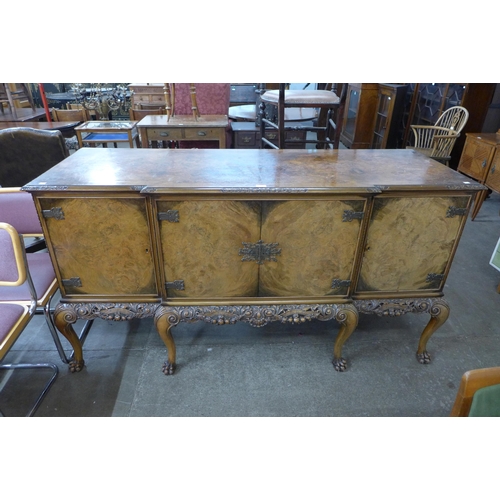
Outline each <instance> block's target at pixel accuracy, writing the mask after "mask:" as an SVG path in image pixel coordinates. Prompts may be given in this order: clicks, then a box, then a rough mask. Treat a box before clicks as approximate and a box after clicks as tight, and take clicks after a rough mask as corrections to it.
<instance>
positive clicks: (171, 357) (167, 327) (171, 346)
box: [155, 307, 179, 375]
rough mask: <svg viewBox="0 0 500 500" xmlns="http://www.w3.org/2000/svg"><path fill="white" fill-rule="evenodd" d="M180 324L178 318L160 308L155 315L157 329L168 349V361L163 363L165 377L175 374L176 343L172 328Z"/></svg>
mask: <svg viewBox="0 0 500 500" xmlns="http://www.w3.org/2000/svg"><path fill="white" fill-rule="evenodd" d="M178 322H179V319H178V317H177V316H175V315H172V314H170V313H169V312H168V311H166V310H165V309H163V308H161V307H160V308H159V309H158V311H157V313H156V315H155V326H156V329H157V331H158V333H159V335H160V337H161V339H162V340H163V342H164V344H165V346H166V348H167V353H168V357H167V361H165V363H163V368H162V371H163V373H164V374H165V375H173V374H174V373H175V366H176V365H175V358H176V351H175V341H174V338H173V336H172V332H171V330H172V326H174V325H176V324H177V323H178Z"/></svg>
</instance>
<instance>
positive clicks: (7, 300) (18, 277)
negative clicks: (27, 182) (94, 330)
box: [0, 222, 59, 417]
mask: <svg viewBox="0 0 500 500" xmlns="http://www.w3.org/2000/svg"><path fill="white" fill-rule="evenodd" d="M0 255H1V257H2V258H1V259H0V360H3V359H4V357H5V356H6V354H7V353H8V352H9V350H10V349H11V347H12V346H13V345H14V343H15V341H16V340H17V339H18V337H19V336H20V335H21V333H22V332H23V331H24V329H25V328H26V326H27V325H28V324H29V322H30V320H31V318H32V317H33V315H34V314H35V311H36V307H37V299H36V290H35V286H36V285H34V282H33V279H32V277H31V273H30V270H29V267H28V265H27V258H26V252H25V249H24V245H23V240H22V238H21V237H20V236H19V234H18V233H17V231H16V230H15V229H14V227H12V226H11V225H10V224H7V223H5V222H0ZM4 291H7V293H4ZM47 368H48V369H50V370H51V373H52V375H51V376H50V378H49V380H48V382H47V383H46V384H45V385H44V387H43V390H42V391H41V393H40V394H39V395H38V397H37V399H36V401H35V403H34V404H33V405H32V406H31V408H30V409H29V411H28V412H27V414H26V416H27V417H31V416H33V414H34V413H35V411H36V410H37V408H38V407H39V406H40V403H41V402H42V400H43V398H44V397H45V395H46V394H47V392H48V390H49V389H50V387H51V386H52V384H53V383H54V381H55V380H56V378H57V375H58V373H59V369H58V368H57V366H56V365H55V364H53V363H15V364H3V365H0V369H1V370H19V369H36V370H40V369H47ZM0 415H2V416H5V415H4V414H3V413H2V411H1V410H0Z"/></svg>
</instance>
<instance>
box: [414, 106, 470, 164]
mask: <svg viewBox="0 0 500 500" xmlns="http://www.w3.org/2000/svg"><path fill="white" fill-rule="evenodd" d="M468 119H469V112H468V111H467V110H466V109H465V108H464V107H462V106H453V107H451V108H449V109H447V110H446V111H445V112H444V113H443V114H442V115H441V116H440V117H439V118H438V120H437V121H436V123H435V125H411V129H412V131H413V135H414V139H415V143H414V145H413V146H407V149H414V150H415V151H419V152H420V153H423V154H425V155H426V156H428V157H430V158H433V159H434V160H437V161H439V162H441V163H444V164H445V165H449V161H450V158H451V151H452V149H453V146H454V145H455V142H456V140H457V138H458V137H460V132H461V131H462V129H463V128H464V126H465V124H466V123H467V120H468Z"/></svg>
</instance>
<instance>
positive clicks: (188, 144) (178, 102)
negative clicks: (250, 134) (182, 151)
mask: <svg viewBox="0 0 500 500" xmlns="http://www.w3.org/2000/svg"><path fill="white" fill-rule="evenodd" d="M173 85H175V102H174V103H173V107H174V115H175V116H179V115H191V116H192V114H193V111H192V100H191V92H190V84H189V83H175V84H173ZM194 86H195V89H196V103H197V107H198V111H199V113H200V115H202V116H203V115H227V114H228V113H229V101H230V98H231V84H229V83H195V84H194ZM230 143H231V129H230V127H229V128H228V130H227V131H226V147H227V148H229V147H230ZM179 147H180V148H199V149H202V148H206V149H214V148H218V142H217V141H179Z"/></svg>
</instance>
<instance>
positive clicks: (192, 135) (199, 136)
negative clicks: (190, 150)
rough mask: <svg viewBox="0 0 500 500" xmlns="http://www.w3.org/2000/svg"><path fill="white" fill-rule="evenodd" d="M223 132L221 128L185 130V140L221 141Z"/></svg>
mask: <svg viewBox="0 0 500 500" xmlns="http://www.w3.org/2000/svg"><path fill="white" fill-rule="evenodd" d="M221 130H222V131H223V130H224V129H220V128H185V129H183V132H184V136H183V139H186V140H188V141H193V140H195V141H207V140H212V141H213V140H217V139H219V136H220V133H221Z"/></svg>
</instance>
